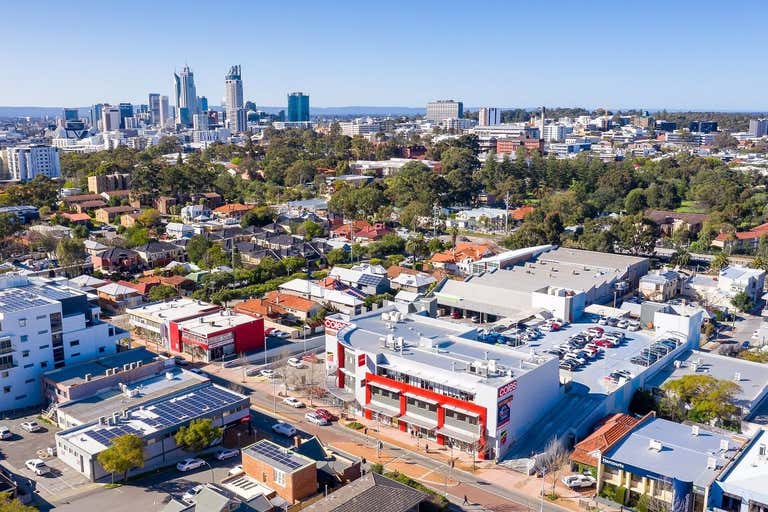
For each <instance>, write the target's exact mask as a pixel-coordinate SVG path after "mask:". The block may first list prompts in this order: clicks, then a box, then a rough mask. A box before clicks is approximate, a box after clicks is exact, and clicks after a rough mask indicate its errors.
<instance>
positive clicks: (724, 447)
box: [720, 439, 728, 452]
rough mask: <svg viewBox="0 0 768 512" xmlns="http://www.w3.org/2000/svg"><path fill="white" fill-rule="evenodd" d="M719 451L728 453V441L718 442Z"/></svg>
mask: <svg viewBox="0 0 768 512" xmlns="http://www.w3.org/2000/svg"><path fill="white" fill-rule="evenodd" d="M720 451H721V452H727V451H728V440H727V439H721V440H720Z"/></svg>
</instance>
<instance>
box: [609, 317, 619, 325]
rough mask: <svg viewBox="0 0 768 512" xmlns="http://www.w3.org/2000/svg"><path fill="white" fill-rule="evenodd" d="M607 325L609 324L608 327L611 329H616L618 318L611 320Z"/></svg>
mask: <svg viewBox="0 0 768 512" xmlns="http://www.w3.org/2000/svg"><path fill="white" fill-rule="evenodd" d="M607 323H608V325H609V326H610V327H616V324H618V323H619V319H618V318H609V319H608V322H607Z"/></svg>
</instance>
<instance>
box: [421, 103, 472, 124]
mask: <svg viewBox="0 0 768 512" xmlns="http://www.w3.org/2000/svg"><path fill="white" fill-rule="evenodd" d="M463 116H464V104H463V103H462V102H460V101H454V100H437V101H430V102H429V103H427V117H426V119H427V121H432V122H433V123H439V122H441V121H445V120H446V119H460V118H461V117H463Z"/></svg>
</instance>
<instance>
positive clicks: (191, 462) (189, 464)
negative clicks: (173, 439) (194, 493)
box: [176, 458, 205, 472]
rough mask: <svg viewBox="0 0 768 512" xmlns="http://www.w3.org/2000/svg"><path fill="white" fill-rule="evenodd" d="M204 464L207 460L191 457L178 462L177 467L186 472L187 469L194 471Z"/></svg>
mask: <svg viewBox="0 0 768 512" xmlns="http://www.w3.org/2000/svg"><path fill="white" fill-rule="evenodd" d="M204 465H205V461H204V460H203V459H198V458H189V459H184V460H182V461H181V462H179V463H177V464H176V469H178V470H179V471H182V472H186V471H192V470H193V469H197V468H199V467H202V466H204Z"/></svg>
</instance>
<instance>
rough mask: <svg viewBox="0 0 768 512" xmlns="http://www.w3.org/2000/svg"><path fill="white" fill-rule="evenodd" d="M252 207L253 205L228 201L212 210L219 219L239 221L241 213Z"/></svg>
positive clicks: (241, 216)
mask: <svg viewBox="0 0 768 512" xmlns="http://www.w3.org/2000/svg"><path fill="white" fill-rule="evenodd" d="M251 209H253V206H247V205H244V204H240V203H230V204H225V205H222V206H219V207H218V208H215V209H214V210H213V215H214V216H216V217H218V218H220V219H235V220H237V221H239V220H240V219H242V218H243V215H245V214H246V213H248V212H249V211H251Z"/></svg>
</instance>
